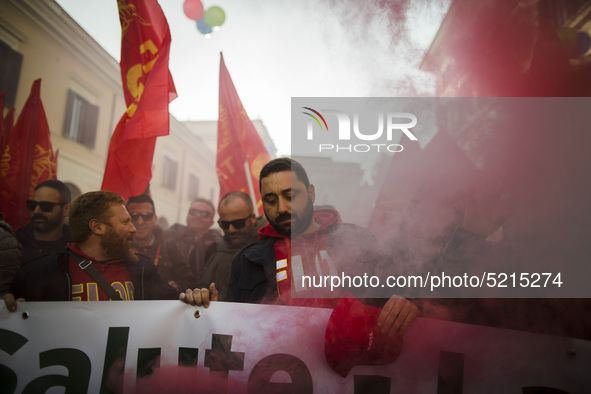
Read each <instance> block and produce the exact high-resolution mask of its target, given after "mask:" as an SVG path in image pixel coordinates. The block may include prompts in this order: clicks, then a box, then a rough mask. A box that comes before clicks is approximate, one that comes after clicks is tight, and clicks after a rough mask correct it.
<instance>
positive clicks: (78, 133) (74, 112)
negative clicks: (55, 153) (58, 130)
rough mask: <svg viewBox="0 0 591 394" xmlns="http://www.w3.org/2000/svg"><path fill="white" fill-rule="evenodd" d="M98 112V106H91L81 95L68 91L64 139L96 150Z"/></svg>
mask: <svg viewBox="0 0 591 394" xmlns="http://www.w3.org/2000/svg"><path fill="white" fill-rule="evenodd" d="M98 110H99V109H98V107H97V106H96V105H92V104H90V103H89V102H88V101H87V100H86V99H84V98H83V97H82V96H80V95H79V94H77V93H74V91H72V90H70V91H68V102H67V104H66V119H65V121H64V137H66V138H69V139H71V140H74V141H78V142H80V143H81V144H83V145H85V146H87V147H88V148H90V149H92V148H94V142H95V139H96V126H97V123H98Z"/></svg>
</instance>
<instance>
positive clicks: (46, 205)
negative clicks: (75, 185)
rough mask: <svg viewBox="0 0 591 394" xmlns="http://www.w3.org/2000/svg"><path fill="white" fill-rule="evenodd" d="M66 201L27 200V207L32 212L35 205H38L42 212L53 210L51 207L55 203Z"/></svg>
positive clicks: (61, 204)
mask: <svg viewBox="0 0 591 394" xmlns="http://www.w3.org/2000/svg"><path fill="white" fill-rule="evenodd" d="M66 204H67V202H51V201H33V200H27V209H28V210H29V211H31V212H33V211H34V210H35V209H36V208H37V205H39V207H40V208H41V210H42V211H43V212H51V211H53V207H55V206H56V205H60V206H63V205H66Z"/></svg>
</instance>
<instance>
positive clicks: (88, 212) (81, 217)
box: [70, 190, 125, 243]
mask: <svg viewBox="0 0 591 394" xmlns="http://www.w3.org/2000/svg"><path fill="white" fill-rule="evenodd" d="M114 204H121V205H125V200H124V199H123V197H121V196H120V195H119V194H117V193H113V192H109V191H104V190H101V191H96V192H88V193H84V194H83V195H81V196H80V197H78V198H77V199H75V200H74V202H73V203H72V208H71V209H70V232H71V233H72V239H73V240H74V242H76V243H81V242H84V241H86V240H87V239H88V237H90V234H91V233H92V231H91V230H90V227H89V226H88V223H90V221H91V220H92V219H97V220H100V221H101V222H103V223H105V222H106V221H107V220H109V218H110V217H111V216H112V214H111V212H110V210H111V206H112V205H114Z"/></svg>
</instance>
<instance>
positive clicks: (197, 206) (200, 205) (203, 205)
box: [191, 201, 213, 213]
mask: <svg viewBox="0 0 591 394" xmlns="http://www.w3.org/2000/svg"><path fill="white" fill-rule="evenodd" d="M191 208H195V209H200V210H202V211H207V212H211V207H210V206H209V204H206V203H204V202H202V201H197V202H194V203H192V204H191ZM212 213H213V212H212Z"/></svg>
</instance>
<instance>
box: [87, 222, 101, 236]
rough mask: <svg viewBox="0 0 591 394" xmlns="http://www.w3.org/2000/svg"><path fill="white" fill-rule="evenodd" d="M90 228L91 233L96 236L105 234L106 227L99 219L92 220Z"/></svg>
mask: <svg viewBox="0 0 591 394" xmlns="http://www.w3.org/2000/svg"><path fill="white" fill-rule="evenodd" d="M88 227H90V231H92V232H93V233H94V234H96V235H99V236H101V235H103V234H104V233H105V225H104V224H103V222H101V221H100V220H98V219H90V222H88Z"/></svg>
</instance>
